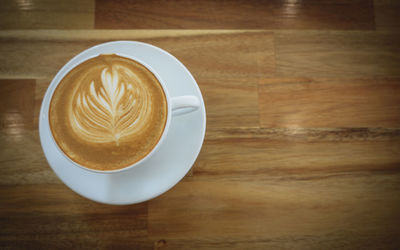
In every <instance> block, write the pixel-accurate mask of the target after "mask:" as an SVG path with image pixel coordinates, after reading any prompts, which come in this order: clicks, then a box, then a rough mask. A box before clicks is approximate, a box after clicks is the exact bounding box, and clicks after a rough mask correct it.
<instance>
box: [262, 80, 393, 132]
mask: <svg viewBox="0 0 400 250" xmlns="http://www.w3.org/2000/svg"><path fill="white" fill-rule="evenodd" d="M261 82H262V84H261V85H260V87H259V95H260V98H259V102H260V121H261V125H262V126H263V127H289V128H296V127H299V128H307V127H309V128H313V127H329V128H333V127H389V128H391V127H399V126H400V95H399V93H400V79H373V80H371V79H366V80H365V79H351V80H349V79H310V78H294V79H293V78H292V79H287V78H285V79H280V78H277V79H262V80H261Z"/></svg>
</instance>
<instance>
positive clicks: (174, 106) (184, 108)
mask: <svg viewBox="0 0 400 250" xmlns="http://www.w3.org/2000/svg"><path fill="white" fill-rule="evenodd" d="M102 48H103V46H102V44H99V45H96V46H94V47H92V48H89V49H87V50H85V51H83V52H81V53H80V54H78V55H77V56H75V57H74V58H73V59H71V60H70V61H69V62H68V63H66V64H65V65H64V66H63V67H62V68H61V69H60V71H59V72H58V73H57V75H56V76H55V77H54V79H53V80H52V82H51V83H50V85H49V87H48V89H47V91H46V94H45V98H44V99H49V100H51V98H52V96H53V94H54V91H55V89H56V87H57V85H58V84H59V83H60V81H61V80H62V79H63V78H64V76H66V74H67V73H68V72H70V71H71V70H72V69H73V68H75V67H76V66H78V65H79V64H81V63H83V62H84V61H86V60H88V59H90V58H93V57H96V56H98V55H100V54H110V53H113V54H116V55H119V56H122V57H126V58H130V59H133V60H135V61H137V62H139V63H140V64H142V65H143V66H145V67H146V68H147V69H148V70H150V71H151V72H152V73H153V74H154V75H155V76H156V78H157V79H158V81H159V83H160V85H161V86H162V88H163V91H164V93H165V96H166V101H167V120H166V124H165V128H164V131H163V133H162V135H161V138H160V140H159V141H158V143H157V144H156V146H155V147H154V148H153V149H152V150H151V151H150V152H149V153H148V154H147V155H146V156H145V157H144V158H142V159H141V160H139V161H137V162H135V163H133V164H131V165H129V166H127V167H124V168H121V169H116V170H95V169H91V168H88V167H86V166H83V165H81V164H78V163H77V162H75V161H73V160H72V159H71V158H69V157H68V156H67V155H66V154H65V153H64V152H63V151H62V150H61V148H60V147H59V146H58V145H57V143H56V141H55V139H54V137H53V135H52V132H51V130H50V124H48V126H46V127H47V128H48V129H49V130H50V131H48V132H49V134H51V138H52V140H53V143H45V142H43V141H42V147H43V148H45V147H56V148H57V151H59V152H60V153H61V155H62V156H63V157H64V158H65V159H67V160H68V162H69V163H70V166H71V167H77V168H82V169H85V170H87V171H91V172H95V173H107V174H112V173H119V172H122V171H127V170H129V169H131V168H134V167H138V166H140V165H142V164H143V163H144V162H145V161H147V160H149V159H150V158H151V157H152V156H153V155H154V154H155V153H156V152H157V151H158V149H159V148H160V147H161V145H162V144H163V142H164V141H165V138H166V136H167V134H168V131H169V127H170V124H171V119H173V117H175V116H179V115H184V114H187V113H190V112H194V111H196V110H197V109H198V108H199V107H200V105H201V103H200V100H199V98H198V97H197V96H191V95H185V96H177V97H171V96H170V95H169V93H168V89H167V88H166V85H165V83H164V80H163V79H162V77H160V75H159V74H158V73H157V72H156V71H155V70H154V69H152V67H151V66H150V65H148V64H146V63H145V62H143V61H142V60H140V59H138V58H136V57H135V56H132V55H130V54H127V53H124V52H125V51H123V50H119V49H118V48H113V51H109V50H107V51H105V50H102ZM93 49H94V50H95V51H96V53H95V54H93V53H86V52H87V51H89V50H91V51H93ZM49 108H50V101H48V102H43V103H42V107H41V110H40V116H41V117H43V116H46V117H48V115H49ZM40 122H43V121H42V119H40ZM46 122H47V123H49V119H46Z"/></svg>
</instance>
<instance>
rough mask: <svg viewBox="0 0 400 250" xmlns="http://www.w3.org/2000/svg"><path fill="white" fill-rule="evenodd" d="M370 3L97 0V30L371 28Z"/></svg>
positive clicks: (276, 0) (372, 25) (372, 21)
mask: <svg viewBox="0 0 400 250" xmlns="http://www.w3.org/2000/svg"><path fill="white" fill-rule="evenodd" d="M373 17H374V16H373V4H372V0H371V1H369V0H367V1H360V0H352V1H342V0H341V1H331V0H323V1H314V0H307V1H280V0H274V1H242V0H235V1H222V2H221V1H211V0H207V1H195V0H191V1H178V0H174V1H135V2H131V1H129V0H118V1H106V0H97V1H96V16H95V26H96V28H100V29H174V28H183V29H374V27H375V26H374V18H373Z"/></svg>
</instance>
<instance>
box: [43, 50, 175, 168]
mask: <svg viewBox="0 0 400 250" xmlns="http://www.w3.org/2000/svg"><path fill="white" fill-rule="evenodd" d="M167 111H168V106H167V100H166V96H165V93H164V90H163V88H162V86H161V84H160V82H159V81H158V79H157V77H155V75H154V74H153V73H152V72H151V71H150V70H148V69H147V68H146V67H145V66H143V65H142V64H140V63H138V62H136V61H134V60H132V59H129V58H125V57H122V56H118V55H114V54H111V55H99V56H96V57H94V58H91V59H89V60H87V61H85V62H83V63H81V64H79V65H77V66H76V67H75V68H73V69H72V70H71V71H70V72H68V74H67V75H65V76H64V78H63V79H62V80H61V81H60V83H59V84H58V86H57V88H56V89H55V91H54V94H53V96H52V99H51V102H50V109H49V122H50V129H51V132H52V135H53V138H54V140H55V142H56V143H57V145H58V146H59V148H60V149H61V150H62V151H63V152H64V154H65V155H66V156H67V157H68V158H70V159H71V160H73V161H74V162H76V163H78V164H80V165H82V166H84V167H87V168H91V169H96V170H116V169H121V168H124V167H127V166H129V165H131V164H134V163H136V162H137V161H140V160H141V159H143V158H144V157H145V156H146V155H148V154H149V153H150V152H151V151H152V150H153V149H154V147H155V146H156V145H157V143H158V141H159V140H160V138H161V137H162V134H163V132H164V128H165V125H166V122H167V116H168V112H167Z"/></svg>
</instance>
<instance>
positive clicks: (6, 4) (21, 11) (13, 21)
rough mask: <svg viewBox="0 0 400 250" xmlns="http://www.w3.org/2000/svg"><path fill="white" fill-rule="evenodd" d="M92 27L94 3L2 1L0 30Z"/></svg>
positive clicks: (88, 0) (31, 0)
mask: <svg viewBox="0 0 400 250" xmlns="http://www.w3.org/2000/svg"><path fill="white" fill-rule="evenodd" d="M93 26H94V0H86V1H79V0H61V1H56V2H55V1H51V0H29V1H23V0H21V1H13V0H2V1H1V5H0V29H85V28H89V29H90V28H93Z"/></svg>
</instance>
